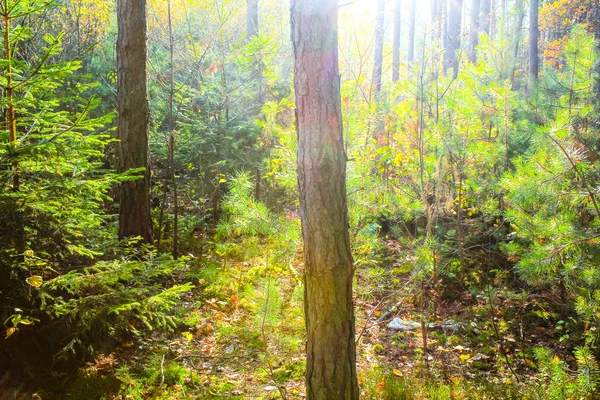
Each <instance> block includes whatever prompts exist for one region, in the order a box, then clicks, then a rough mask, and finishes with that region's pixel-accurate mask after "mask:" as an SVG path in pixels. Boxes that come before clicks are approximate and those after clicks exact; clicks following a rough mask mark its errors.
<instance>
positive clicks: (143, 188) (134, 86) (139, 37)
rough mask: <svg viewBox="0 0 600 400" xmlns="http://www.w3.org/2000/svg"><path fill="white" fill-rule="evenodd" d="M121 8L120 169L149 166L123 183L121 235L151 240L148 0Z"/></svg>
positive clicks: (125, 2) (123, 0)
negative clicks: (133, 178)
mask: <svg viewBox="0 0 600 400" xmlns="http://www.w3.org/2000/svg"><path fill="white" fill-rule="evenodd" d="M118 8H119V9H118V24H119V36H118V40H117V77H118V106H117V109H118V118H117V125H118V126H117V135H118V138H119V145H118V146H117V157H118V161H117V169H118V171H119V172H124V171H127V170H129V169H132V168H145V169H146V171H145V173H144V174H143V177H142V178H141V179H138V180H135V181H130V182H124V183H123V184H122V185H121V192H120V205H121V208H120V211H119V236H120V237H121V238H123V237H130V236H141V237H142V238H143V240H144V241H145V242H147V243H151V242H152V217H151V214H150V167H149V160H150V150H149V146H148V133H149V130H148V124H149V121H150V108H149V104H148V87H147V73H146V63H147V53H148V47H147V40H146V0H119V5H118Z"/></svg>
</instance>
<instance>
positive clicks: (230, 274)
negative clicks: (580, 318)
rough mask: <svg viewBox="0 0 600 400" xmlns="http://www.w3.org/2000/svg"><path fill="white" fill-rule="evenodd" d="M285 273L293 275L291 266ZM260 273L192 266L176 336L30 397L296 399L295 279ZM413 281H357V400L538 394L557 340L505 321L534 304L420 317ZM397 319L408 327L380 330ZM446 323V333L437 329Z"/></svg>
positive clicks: (499, 298) (442, 303)
mask: <svg viewBox="0 0 600 400" xmlns="http://www.w3.org/2000/svg"><path fill="white" fill-rule="evenodd" d="M258 253H260V252H258ZM293 265H294V266H295V267H296V268H298V269H300V268H301V263H300V261H299V260H296V261H294V263H293ZM264 266H265V260H264V259H263V258H262V257H261V256H257V257H255V258H253V259H247V260H231V259H225V258H219V259H212V260H208V261H202V262H199V261H196V262H191V263H190V269H189V271H188V273H187V275H186V276H185V277H183V278H182V279H184V280H190V281H192V282H193V283H194V284H195V286H196V288H195V289H194V291H193V292H191V293H189V294H188V295H186V296H185V297H184V298H183V299H182V302H181V305H180V307H179V309H178V310H177V312H176V317H177V319H178V321H179V322H180V329H178V330H177V331H173V332H157V331H155V332H152V333H150V334H145V335H143V336H137V337H132V340H130V341H127V342H124V343H122V344H121V345H120V346H119V347H118V348H116V349H114V350H113V351H111V352H109V353H107V354H101V355H98V356H97V357H96V358H95V359H94V360H93V361H92V362H88V363H87V364H86V365H85V366H84V367H83V368H80V369H79V370H78V371H77V373H76V374H75V375H73V376H71V377H69V379H68V380H67V382H68V383H66V384H65V385H64V386H63V387H61V388H59V389H58V390H56V391H53V392H54V393H53V395H51V394H50V393H43V392H39V393H38V395H39V397H35V396H34V397H33V398H36V399H37V398H40V399H44V400H45V399H52V398H57V399H85V400H93V399H107V400H123V399H195V398H206V399H220V398H232V399H302V398H304V397H305V393H304V381H303V374H304V369H305V361H304V348H303V331H304V322H303V311H302V285H301V284H300V281H299V279H298V276H300V275H299V274H300V273H301V270H290V271H279V272H277V273H276V272H273V271H271V272H270V273H269V272H265V268H264ZM410 284H411V282H410V277H409V275H405V276H404V277H401V278H400V279H398V277H397V276H396V275H395V274H392V273H391V271H390V270H388V269H386V268H379V267H378V268H364V269H361V270H359V271H358V272H357V277H356V283H355V289H356V295H357V299H356V318H357V324H356V326H357V329H356V330H357V337H358V339H357V340H358V347H357V363H358V372H359V383H360V386H361V391H362V398H365V399H461V398H464V399H471V398H481V399H484V398H485V399H492V398H497V399H507V398H518V399H536V398H542V397H543V393H542V392H539V391H537V390H536V389H535V388H534V386H535V385H533V386H532V383H535V382H538V381H543V380H544V379H548V376H547V375H544V374H542V373H541V372H540V371H537V370H536V369H535V367H536V364H535V363H534V361H533V355H532V352H531V348H533V346H534V345H539V344H541V343H544V344H546V345H548V343H550V344H553V349H554V350H555V354H559V355H560V356H561V357H562V354H566V351H564V349H561V345H560V341H559V340H558V337H557V335H559V334H560V332H557V331H556V329H554V328H552V327H543V326H537V327H536V328H535V329H534V330H527V331H524V330H523V329H524V327H525V326H530V325H525V324H524V323H523V320H522V319H521V320H520V321H521V327H520V334H519V335H515V334H514V332H519V329H518V328H517V329H515V327H513V326H510V323H508V322H506V320H505V319H504V318H503V315H505V314H506V313H508V312H510V313H513V314H514V312H515V310H519V309H520V307H522V305H523V304H525V302H528V303H530V302H532V301H534V302H535V299H533V300H532V299H531V298H528V299H521V303H519V298H518V296H517V297H515V296H514V295H512V296H509V295H503V294H502V290H504V289H503V288H498V291H497V293H494V294H493V295H492V294H490V293H487V294H486V293H484V292H481V293H479V294H473V293H469V292H465V293H464V294H463V295H461V296H460V298H458V299H455V300H441V299H440V300H438V301H436V306H435V309H434V310H431V308H429V309H428V311H427V312H423V311H422V310H423V307H421V304H422V299H417V298H415V297H414V296H413V295H412V293H411V291H410V290H409V289H408V288H409V287H410ZM492 297H493V299H492ZM511 310H512V311H511ZM524 315H525V314H524ZM393 318H402V320H403V321H405V322H407V323H409V324H414V329H413V328H411V329H410V330H405V331H398V330H393V329H390V328H388V327H387V325H388V324H389V323H390V321H391V320H392V319H393ZM511 320H515V318H512V319H511ZM516 320H519V319H518V318H517V319H516ZM425 321H426V322H427V324H432V323H433V324H436V323H437V324H438V325H437V327H436V328H432V329H426V330H425V334H426V340H424V338H423V333H424V332H423V329H422V325H421V322H423V323H425ZM444 321H445V322H446V323H447V324H448V323H450V324H454V325H453V327H452V328H450V329H441V328H439V327H440V326H443V323H444ZM527 329H529V328H527ZM424 343H426V348H425V346H424ZM0 397H1V396H0ZM2 400H4V399H2Z"/></svg>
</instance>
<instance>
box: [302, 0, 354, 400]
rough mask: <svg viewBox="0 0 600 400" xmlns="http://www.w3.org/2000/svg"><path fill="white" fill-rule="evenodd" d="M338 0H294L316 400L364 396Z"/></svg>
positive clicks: (310, 358)
mask: <svg viewBox="0 0 600 400" xmlns="http://www.w3.org/2000/svg"><path fill="white" fill-rule="evenodd" d="M337 23H338V2H337V0H292V5H291V27H292V42H293V46H294V59H295V74H294V86H295V90H296V129H297V134H298V186H299V191H300V206H301V220H302V236H303V239H304V263H305V272H304V285H305V287H304V307H305V310H304V311H305V318H306V330H307V342H306V352H307V364H306V386H307V388H306V394H307V398H308V399H309V400H338V399H348V400H355V399H358V396H359V391H358V381H357V375H356V347H355V326H354V309H353V301H352V277H353V273H354V269H353V260H352V254H351V252H350V238H349V234H348V211H347V200H346V154H345V151H344V140H343V135H342V116H341V99H340V76H339V67H338V42H337V40H338V28H337Z"/></svg>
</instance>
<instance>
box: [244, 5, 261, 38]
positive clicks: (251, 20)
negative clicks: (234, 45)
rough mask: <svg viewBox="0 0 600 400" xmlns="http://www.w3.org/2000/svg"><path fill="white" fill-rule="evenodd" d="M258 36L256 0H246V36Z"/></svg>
mask: <svg viewBox="0 0 600 400" xmlns="http://www.w3.org/2000/svg"><path fill="white" fill-rule="evenodd" d="M256 36H258V0H246V38H247V39H248V40H250V39H252V38H254V37H256Z"/></svg>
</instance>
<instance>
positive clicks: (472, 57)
mask: <svg viewBox="0 0 600 400" xmlns="http://www.w3.org/2000/svg"><path fill="white" fill-rule="evenodd" d="M480 4H481V0H471V27H470V28H469V61H471V62H472V63H476V62H477V45H478V44H479V17H480Z"/></svg>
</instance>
